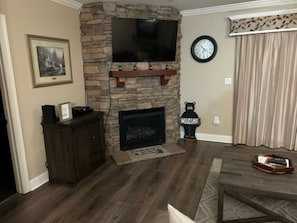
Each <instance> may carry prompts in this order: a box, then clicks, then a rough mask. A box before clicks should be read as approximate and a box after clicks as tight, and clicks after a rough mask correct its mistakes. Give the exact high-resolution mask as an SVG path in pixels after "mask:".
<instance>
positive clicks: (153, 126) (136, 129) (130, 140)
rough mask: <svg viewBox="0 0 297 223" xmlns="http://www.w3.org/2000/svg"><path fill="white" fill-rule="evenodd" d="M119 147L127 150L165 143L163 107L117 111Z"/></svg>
mask: <svg viewBox="0 0 297 223" xmlns="http://www.w3.org/2000/svg"><path fill="white" fill-rule="evenodd" d="M119 124H120V149H121V150H129V149H135V148H140V147H145V146H153V145H161V144H164V143H165V108H164V107H159V108H150V109H139V110H130V111H120V112H119Z"/></svg>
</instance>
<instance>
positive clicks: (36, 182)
mask: <svg viewBox="0 0 297 223" xmlns="http://www.w3.org/2000/svg"><path fill="white" fill-rule="evenodd" d="M48 181H49V177H48V172H47V171H45V172H43V173H42V174H40V175H39V176H37V177H34V178H33V179H31V180H30V190H31V191H33V190H36V189H37V188H38V187H40V186H41V185H43V184H45V183H47V182H48Z"/></svg>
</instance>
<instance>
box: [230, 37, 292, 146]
mask: <svg viewBox="0 0 297 223" xmlns="http://www.w3.org/2000/svg"><path fill="white" fill-rule="evenodd" d="M236 38H237V61H236V76H235V100H234V105H235V106H234V128H233V130H234V132H233V142H234V144H246V145H249V146H260V145H264V146H267V147H270V148H280V147H284V148H287V149H290V150H297V32H279V33H266V34H255V35H244V36H238V37H236Z"/></svg>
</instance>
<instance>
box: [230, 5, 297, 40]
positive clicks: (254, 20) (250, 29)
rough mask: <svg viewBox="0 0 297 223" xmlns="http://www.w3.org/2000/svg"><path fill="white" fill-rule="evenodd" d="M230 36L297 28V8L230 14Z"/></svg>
mask: <svg viewBox="0 0 297 223" xmlns="http://www.w3.org/2000/svg"><path fill="white" fill-rule="evenodd" d="M229 19H230V26H231V27H230V29H231V30H230V34H229V35H230V36H236V35H246V34H256V33H268V32H283V31H293V30H297V9H293V10H283V11H273V12H266V13H253V14H245V15H237V16H230V17H229Z"/></svg>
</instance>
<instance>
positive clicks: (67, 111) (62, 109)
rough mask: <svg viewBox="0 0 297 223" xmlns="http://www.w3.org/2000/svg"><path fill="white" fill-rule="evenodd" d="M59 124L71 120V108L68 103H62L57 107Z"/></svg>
mask: <svg viewBox="0 0 297 223" xmlns="http://www.w3.org/2000/svg"><path fill="white" fill-rule="evenodd" d="M58 108H59V119H60V122H64V121H68V120H71V119H72V117H73V116H72V106H71V103H70V102H64V103H61V104H59V105H58Z"/></svg>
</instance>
